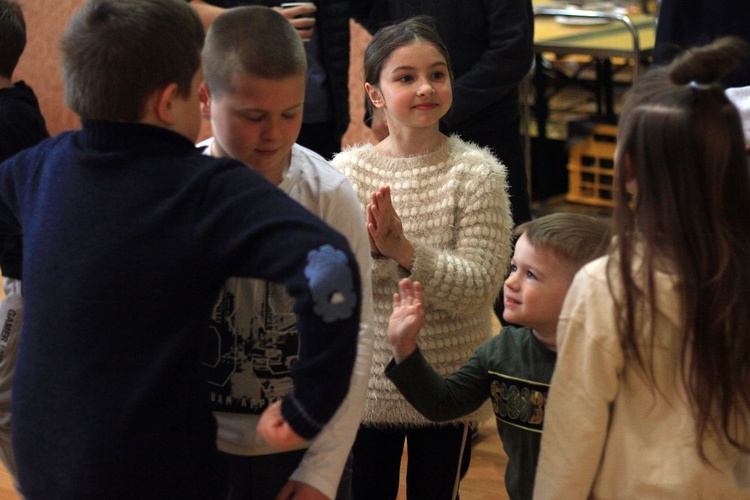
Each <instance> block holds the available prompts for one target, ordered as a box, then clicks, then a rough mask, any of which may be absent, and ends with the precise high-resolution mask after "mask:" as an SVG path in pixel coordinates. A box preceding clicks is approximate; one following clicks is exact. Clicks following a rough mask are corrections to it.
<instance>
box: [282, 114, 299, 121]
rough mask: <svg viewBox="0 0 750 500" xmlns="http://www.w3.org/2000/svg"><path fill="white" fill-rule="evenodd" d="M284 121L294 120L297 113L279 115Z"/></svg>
mask: <svg viewBox="0 0 750 500" xmlns="http://www.w3.org/2000/svg"><path fill="white" fill-rule="evenodd" d="M281 116H282V117H283V118H284V119H285V120H294V119H295V118H297V113H284V114H283V115H281Z"/></svg>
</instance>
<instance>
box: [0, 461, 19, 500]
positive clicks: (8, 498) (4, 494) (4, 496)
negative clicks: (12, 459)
mask: <svg viewBox="0 0 750 500" xmlns="http://www.w3.org/2000/svg"><path fill="white" fill-rule="evenodd" d="M19 498H21V497H20V496H19V495H18V493H16V489H15V488H14V487H13V479H12V478H11V477H10V475H9V474H8V471H7V470H6V469H5V467H4V466H2V465H0V500H16V499H19Z"/></svg>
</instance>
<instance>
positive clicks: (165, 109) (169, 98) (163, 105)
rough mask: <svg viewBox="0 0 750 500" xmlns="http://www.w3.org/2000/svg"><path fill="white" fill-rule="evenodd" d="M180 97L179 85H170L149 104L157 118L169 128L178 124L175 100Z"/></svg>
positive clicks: (158, 92) (159, 91) (156, 94)
mask: <svg viewBox="0 0 750 500" xmlns="http://www.w3.org/2000/svg"><path fill="white" fill-rule="evenodd" d="M178 97H179V96H178V87H177V83H170V84H169V85H167V86H166V87H164V88H163V89H161V90H158V91H156V93H155V95H154V97H153V98H152V100H151V102H150V104H149V106H151V107H152V110H153V112H154V115H155V117H156V118H157V119H158V120H159V121H160V122H162V123H163V124H164V125H166V126H167V127H172V126H174V125H175V124H176V123H177V116H176V114H175V107H174V100H175V99H176V98H178Z"/></svg>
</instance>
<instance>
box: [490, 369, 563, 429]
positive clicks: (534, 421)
mask: <svg viewBox="0 0 750 500" xmlns="http://www.w3.org/2000/svg"><path fill="white" fill-rule="evenodd" d="M488 373H489V376H490V379H491V382H490V397H491V400H492V410H493V411H494V412H495V416H496V417H497V419H498V420H500V421H501V422H503V423H506V424H508V425H513V426H515V427H520V428H522V429H526V430H529V431H532V432H542V426H543V425H544V406H545V404H546V403H547V393H548V392H549V384H541V383H539V382H533V381H531V380H524V379H520V378H515V377H511V376H509V375H504V374H502V373H497V372H492V371H490V372H488Z"/></svg>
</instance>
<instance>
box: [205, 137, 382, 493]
mask: <svg viewBox="0 0 750 500" xmlns="http://www.w3.org/2000/svg"><path fill="white" fill-rule="evenodd" d="M212 141H213V139H208V140H206V141H203V142H202V143H200V144H199V145H198V146H199V147H203V146H207V147H206V149H205V151H204V152H205V153H206V154H210V150H211V147H210V145H211V143H212ZM279 189H281V190H282V191H284V192H285V193H287V194H288V195H289V196H290V197H291V198H292V199H294V200H296V201H297V202H299V203H300V204H301V205H302V206H304V207H305V208H307V209H308V210H310V211H311V212H312V213H314V214H315V215H317V216H318V217H320V218H321V219H322V220H323V221H325V222H326V223H327V224H328V225H330V226H331V227H333V228H334V229H336V230H337V231H338V232H340V233H341V234H343V235H344V236H345V237H346V238H347V240H348V241H349V244H350V246H351V247H352V251H353V252H354V254H355V256H356V257H357V262H358V263H359V267H360V276H361V280H362V314H361V320H360V329H359V341H358V344H357V358H356V361H355V363H354V370H353V373H352V377H351V382H350V388H349V393H348V395H347V397H346V399H345V400H344V402H343V403H342V405H341V407H340V408H339V409H338V410H337V412H336V414H335V415H334V416H333V418H332V419H331V420H330V421H329V423H328V424H327V425H326V426H325V427H324V428H323V430H322V431H321V432H320V433H319V434H318V435H317V436H316V437H315V439H314V440H312V441H311V442H310V443H306V444H305V445H304V446H303V448H304V447H308V446H309V448H308V450H307V452H306V453H305V456H304V458H303V460H302V462H301V463H300V465H299V467H298V468H297V470H296V471H295V472H294V473H293V474H292V476H291V478H290V479H293V480H296V481H299V482H303V483H305V484H309V485H311V486H313V487H315V488H317V489H318V490H320V491H321V492H322V493H324V494H326V495H327V496H328V497H330V498H334V497H335V496H336V489H337V487H338V484H339V480H340V478H341V473H342V471H343V468H344V465H345V463H346V459H347V456H348V454H349V451H350V449H351V447H352V444H353V443H354V438H355V437H356V433H357V428H358V427H359V422H360V419H361V416H362V409H363V407H364V403H365V395H366V391H367V380H368V378H369V376H370V365H371V361H372V349H373V347H372V346H373V328H372V314H373V310H372V285H371V270H370V262H371V257H370V243H369V240H368V236H367V228H366V226H365V221H364V219H363V218H362V217H361V215H360V208H359V201H358V199H357V197H356V195H355V194H354V191H353V189H352V186H351V184H350V183H349V181H348V180H347V178H346V177H345V176H344V175H343V174H342V173H341V172H339V171H338V170H336V169H335V168H333V167H332V166H331V165H330V164H329V163H328V162H327V161H326V160H325V159H323V158H322V157H321V156H320V155H318V154H317V153H315V152H313V151H311V150H309V149H307V148H304V147H302V146H300V145H298V144H295V145H294V146H293V148H292V159H291V162H290V165H289V169H288V170H287V171H286V172H285V174H284V178H283V180H282V182H281V184H280V185H279ZM293 244H294V241H290V245H293ZM224 292H225V295H226V294H229V295H231V296H232V297H233V299H232V301H233V302H234V304H233V305H232V312H231V313H229V314H226V311H217V312H216V314H215V317H216V315H217V314H218V315H219V316H229V317H227V318H226V319H227V322H228V324H229V325H231V326H230V328H229V330H231V331H232V332H233V333H234V334H235V335H236V336H237V338H238V339H241V340H239V342H241V343H244V345H245V346H252V349H253V352H252V353H251V354H248V353H247V350H244V352H243V353H241V354H240V355H239V356H238V357H237V358H238V359H239V361H237V360H235V362H237V363H244V364H245V366H244V368H243V369H241V370H236V369H235V371H234V372H233V377H232V380H225V382H229V383H230V384H231V385H232V386H233V388H232V389H231V390H232V391H233V394H234V396H233V397H234V398H237V397H240V398H245V401H247V402H248V403H247V404H248V405H252V404H255V405H257V408H256V413H254V414H250V413H236V412H223V411H216V412H215V413H214V414H215V416H216V420H217V422H218V439H217V445H218V448H219V449H220V450H221V451H223V452H225V453H232V454H235V455H267V454H271V453H277V452H278V451H277V450H275V449H274V448H272V447H270V446H268V445H267V444H266V443H265V442H264V441H263V440H262V439H261V438H260V437H259V436H258V435H257V434H256V432H255V429H256V426H257V423H258V419H259V417H260V412H261V411H262V410H263V409H264V408H265V406H266V403H267V401H268V399H269V398H270V397H273V396H274V395H281V394H283V393H284V391H286V390H288V389H289V386H288V384H289V382H290V380H291V379H290V378H289V377H286V376H284V373H285V372H287V371H288V369H289V368H290V366H289V365H290V362H291V361H293V355H291V356H290V355H288V354H289V353H288V352H282V351H283V350H284V346H283V339H281V338H280V337H282V336H283V337H289V338H294V337H293V336H294V331H295V330H294V322H295V317H294V312H293V311H292V305H293V303H292V302H291V301H290V299H289V298H288V296H287V294H286V292H285V291H284V289H283V287H280V286H277V285H275V284H270V283H267V282H262V281H258V280H251V279H244V278H232V279H230V280H229V281H228V282H227V283H226V285H225V287H224ZM225 305H226V304H225ZM270 329H275V330H277V331H283V332H284V333H283V335H277V334H276V333H273V332H271V331H269V330H270ZM274 335H277V337H276V339H275V340H274V339H272V338H271V337H272V336H274ZM259 336H261V337H263V338H262V339H259V338H258V337H259ZM261 344H262V346H261ZM240 350H243V349H240ZM215 383H218V382H216V381H215ZM215 394H216V393H215ZM214 397H218V396H214ZM253 399H254V400H255V401H254V402H252V401H251V400H253ZM233 401H234V404H237V399H233ZM216 403H217V402H216V401H214V408H216V407H217V404H216Z"/></svg>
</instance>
